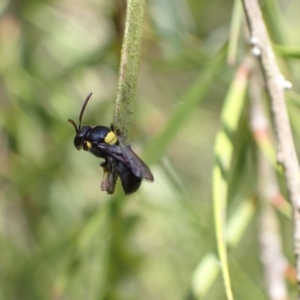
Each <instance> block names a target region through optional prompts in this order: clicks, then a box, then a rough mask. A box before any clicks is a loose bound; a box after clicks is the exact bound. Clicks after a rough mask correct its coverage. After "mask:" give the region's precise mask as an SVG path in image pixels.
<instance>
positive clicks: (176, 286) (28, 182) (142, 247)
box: [0, 0, 300, 300]
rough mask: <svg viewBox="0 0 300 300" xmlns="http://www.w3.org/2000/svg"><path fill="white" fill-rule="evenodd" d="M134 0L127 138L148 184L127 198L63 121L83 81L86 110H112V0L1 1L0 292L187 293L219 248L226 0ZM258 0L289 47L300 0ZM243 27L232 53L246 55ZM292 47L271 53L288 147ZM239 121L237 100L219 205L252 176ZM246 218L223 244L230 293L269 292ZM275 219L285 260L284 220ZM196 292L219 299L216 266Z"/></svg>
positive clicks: (115, 56)
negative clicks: (281, 89)
mask: <svg viewBox="0 0 300 300" xmlns="http://www.w3.org/2000/svg"><path fill="white" fill-rule="evenodd" d="M146 2H147V3H146V11H145V21H144V33H143V48H142V57H141V65H140V74H139V82H138V93H137V102H136V109H135V120H134V124H133V126H132V130H131V136H130V140H131V144H132V147H133V149H134V150H135V151H136V152H137V153H139V155H140V156H142V157H143V159H144V160H145V162H146V163H149V166H150V168H151V170H152V171H153V174H154V177H155V182H154V183H153V184H149V183H143V184H142V187H141V188H140V190H139V191H138V192H137V193H135V194H133V195H131V196H126V197H124V196H123V194H122V191H121V186H120V185H118V187H117V189H118V190H119V192H118V193H117V194H116V195H114V196H108V195H106V194H105V193H102V192H101V191H100V181H101V176H102V169H101V168H100V167H99V160H97V159H96V158H95V157H93V156H92V155H89V154H87V153H86V152H83V151H82V152H78V151H77V150H76V149H75V148H74V146H73V138H74V135H75V132H74V128H73V127H72V126H71V125H70V124H69V123H67V119H68V118H72V119H74V120H76V121H77V119H78V114H79V111H80V108H81V105H82V103H83V101H84V99H85V97H86V95H87V94H88V93H89V92H93V96H92V99H91V101H90V103H89V105H88V107H87V109H86V112H85V116H84V123H85V124H90V125H100V124H101V125H109V124H110V123H111V121H112V115H113V109H114V98H115V95H116V86H117V78H118V68H119V60H120V47H121V43H122V35H123V26H124V18H125V5H124V2H123V1H121V0H114V1H107V0H86V1H83V0H75V1H69V0H61V1H54V0H52V1H50V0H48V1H41V0H27V1H24V0H23V1H22V0H14V1H7V0H1V1H0V16H1V17H0V103H1V109H0V124H1V127H0V128H1V139H0V184H1V188H0V299H18V300H19V299H30V300H32V299H55V300H56V299H193V295H192V291H191V286H192V280H193V279H192V278H193V274H194V271H195V269H196V266H197V264H198V263H199V262H201V259H202V258H203V257H204V256H205V255H206V254H207V253H210V252H214V251H215V249H216V243H215V234H214V221H213V207H212V200H211V176H212V166H213V160H214V152H213V149H214V140H215V136H216V133H217V131H218V130H219V129H220V124H221V123H220V113H221V110H222V104H223V101H224V97H225V95H226V93H227V91H228V88H229V86H230V84H231V82H232V80H233V77H234V73H235V69H236V66H234V65H231V66H230V65H228V64H227V63H226V57H225V55H227V42H228V40H229V38H230V37H231V31H230V24H231V22H232V9H233V2H232V1H223V0H211V1H199V0H189V1H184V0H151V1H146ZM262 8H263V12H264V16H265V20H266V22H267V25H268V28H269V30H270V34H271V37H272V38H273V41H274V43H275V44H280V45H283V46H286V45H294V46H297V45H300V36H299V34H298V28H299V26H300V19H299V11H300V2H299V0H286V1H279V3H277V2H274V1H272V0H264V1H262ZM241 25H242V26H243V23H242V24H241ZM245 32H246V30H245V28H243V27H242V30H241V35H242V37H241V38H240V41H239V45H238V51H237V56H236V59H237V64H238V63H239V62H240V61H241V60H242V58H243V57H244V56H245V55H247V54H248V53H249V49H248V46H247V43H246V38H245V37H244V36H245V35H246V34H245ZM222 49H223V50H222ZM292 50H293V51H291V49H290V48H288V47H287V48H286V47H278V55H279V59H280V62H281V65H282V67H283V69H284V73H285V75H286V76H287V78H288V80H290V81H291V82H292V83H293V86H294V89H293V92H290V99H291V100H290V101H289V102H288V103H289V108H290V111H291V112H292V116H294V117H292V119H291V122H292V126H293V129H294V132H295V139H296V140H295V142H296V145H297V148H299V146H300V144H299V142H300V131H299V128H300V126H298V125H300V124H298V123H299V120H298V119H299V117H298V116H297V113H299V112H298V109H299V108H298V107H299V97H298V94H297V92H299V90H300V86H299V82H300V71H299V70H300V69H299V62H298V61H297V59H298V58H299V57H300V52H299V49H297V48H293V49H292ZM216 57H218V58H216ZM217 59H218V60H219V62H217V63H216V60H217ZM207 72H208V73H209V72H210V73H209V74H210V75H209V78H205V76H206V74H207ZM199 89H201V90H200V92H199ZM188 103H191V104H190V105H189V104H188ZM181 108H182V109H181ZM170 122H172V123H171V124H174V126H173V125H172V126H169V127H168V124H170ZM247 123H248V115H247V108H245V112H244V113H243V115H242V120H241V128H240V129H239V133H238V138H237V139H236V147H237V149H238V150H237V151H236V156H235V164H234V166H235V170H236V171H237V173H236V175H235V176H233V179H232V180H231V186H230V191H231V194H232V200H231V201H230V203H229V214H230V212H232V211H233V210H234V208H235V207H237V205H238V203H239V201H240V199H241V198H243V197H249V195H250V194H251V193H253V191H255V189H256V187H255V183H254V182H255V178H256V170H255V167H254V164H253V161H254V159H253V153H254V152H255V147H254V142H253V139H252V137H251V134H250V132H249V129H248V126H247ZM236 190H238V192H232V191H236ZM257 218H258V214H255V215H254V216H253V218H252V219H251V221H250V222H249V224H247V230H246V232H245V233H244V234H243V237H242V239H241V241H240V243H239V244H238V245H237V247H235V248H234V249H232V251H231V252H230V268H231V271H232V272H231V276H232V281H233V289H234V291H235V293H236V295H237V299H247V300H251V299H256V300H257V299H268V298H267V296H266V290H265V287H264V276H263V271H262V267H261V265H260V261H259V259H260V258H259V248H258V240H257V235H256V232H257V223H256V220H257ZM279 220H280V222H281V226H282V227H281V230H282V237H283V243H284V253H285V255H286V257H287V259H288V261H289V262H290V263H291V264H293V253H292V246H291V245H292V242H291V234H292V230H291V228H290V227H291V226H290V219H289V218H287V217H285V216H282V215H279ZM290 288H291V291H292V293H293V285H292V284H291V286H290ZM203 299H225V296H224V288H223V283H222V279H221V276H220V275H219V276H218V277H217V279H216V280H215V281H213V283H212V284H211V286H210V287H209V289H208V292H207V293H206V295H205V297H204V298H203Z"/></svg>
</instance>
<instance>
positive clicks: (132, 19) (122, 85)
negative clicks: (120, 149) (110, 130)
mask: <svg viewBox="0 0 300 300" xmlns="http://www.w3.org/2000/svg"><path fill="white" fill-rule="evenodd" d="M144 6H145V2H144V0H128V1H127V11H126V23H125V32H124V39H123V44H122V53H121V62H120V70H119V80H118V88H117V96H116V102H115V110H114V116H113V124H114V126H115V127H117V128H118V129H120V131H121V132H122V134H123V135H124V137H125V138H127V137H128V133H129V130H130V127H131V125H132V122H133V112H134V103H135V98H136V87H137V80H138V71H139V64H140V57H141V41H142V28H143V17H144Z"/></svg>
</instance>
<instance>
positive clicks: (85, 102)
mask: <svg viewBox="0 0 300 300" xmlns="http://www.w3.org/2000/svg"><path fill="white" fill-rule="evenodd" d="M92 94H93V93H89V94H88V95H87V97H86V99H85V101H84V103H83V105H82V108H81V111H80V114H79V126H78V127H79V130H80V128H81V121H82V116H83V113H84V110H85V107H86V106H87V104H88V102H89V100H90V98H91V96H92ZM71 123H73V122H71ZM73 124H74V123H73ZM76 127H77V126H76Z"/></svg>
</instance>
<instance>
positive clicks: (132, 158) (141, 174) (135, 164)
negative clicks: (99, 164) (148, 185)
mask: <svg viewBox="0 0 300 300" xmlns="http://www.w3.org/2000/svg"><path fill="white" fill-rule="evenodd" d="M117 137H118V141H119V147H120V149H121V152H122V153H123V156H124V157H123V159H124V160H125V161H126V162H127V164H129V165H130V167H131V170H132V173H133V174H134V175H135V176H136V177H138V178H142V179H145V180H147V181H150V182H153V181H154V177H153V175H152V173H151V171H150V169H149V168H148V166H147V165H146V164H145V163H144V162H143V161H142V160H141V158H140V157H139V156H137V154H135V153H134V152H133V151H132V149H131V147H130V146H128V145H127V144H126V143H125V141H124V139H123V138H122V137H121V136H119V135H118V136H117Z"/></svg>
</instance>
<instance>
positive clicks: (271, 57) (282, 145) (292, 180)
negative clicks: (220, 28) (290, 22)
mask: <svg viewBox="0 0 300 300" xmlns="http://www.w3.org/2000/svg"><path fill="white" fill-rule="evenodd" d="M242 1H243V5H244V10H245V14H246V17H247V22H248V26H249V29H250V34H251V41H252V45H253V53H256V55H257V58H258V60H259V62H260V67H261V70H262V73H263V75H264V79H265V84H266V88H267V91H268V94H269V97H270V100H271V112H272V117H273V120H274V129H275V132H276V136H277V140H278V147H277V148H278V149H277V150H278V155H277V156H278V158H279V160H280V163H281V164H282V165H283V167H284V174H285V179H286V184H287V189H288V192H289V196H290V200H291V204H292V207H293V222H294V224H293V226H294V252H295V255H296V269H297V282H298V299H300V211H299V206H300V168H299V163H298V158H297V155H296V151H295V147H294V142H293V137H292V132H291V128H290V123H289V117H288V113H287V108H286V104H285V98H284V89H285V86H286V82H285V80H284V77H283V75H282V74H281V72H280V70H279V67H278V65H277V62H276V58H275V54H274V51H273V49H272V46H271V42H270V39H269V36H268V33H267V30H266V26H265V24H264V21H263V18H262V14H261V11H260V8H259V5H258V1H257V0H242ZM254 48H255V49H254ZM254 50H255V52H254Z"/></svg>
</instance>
